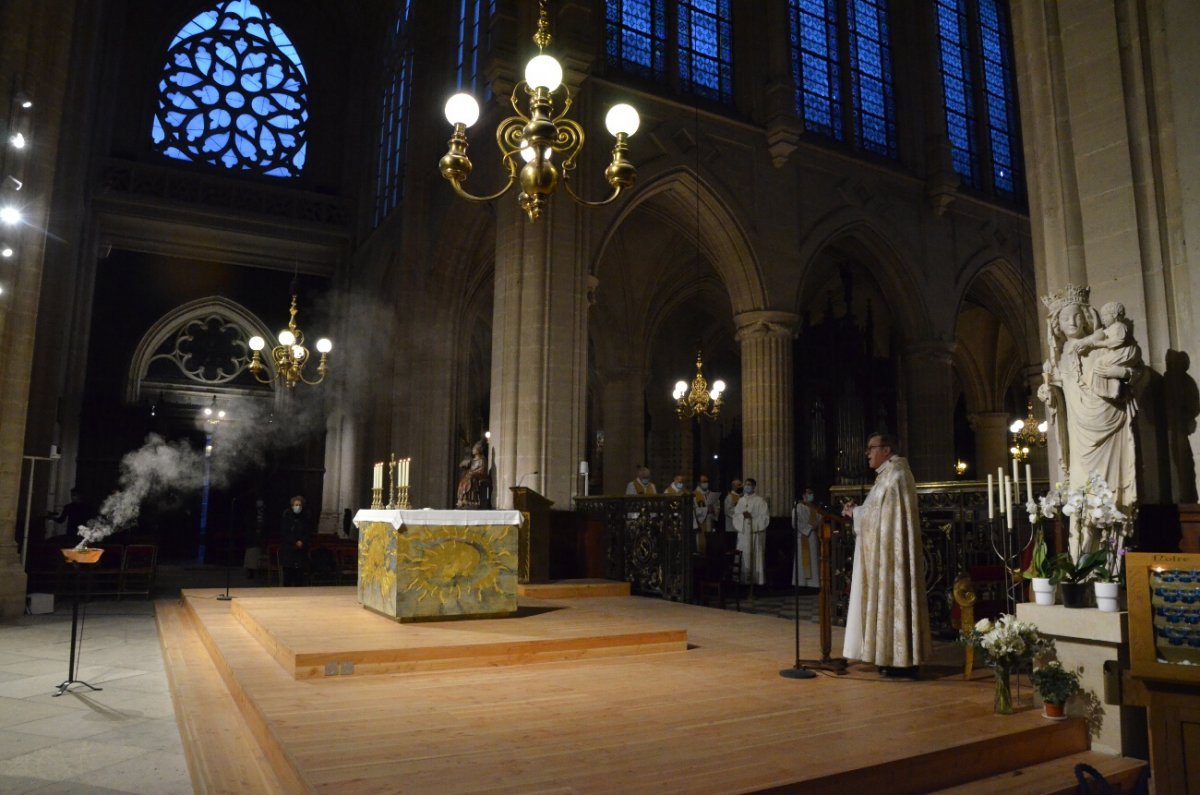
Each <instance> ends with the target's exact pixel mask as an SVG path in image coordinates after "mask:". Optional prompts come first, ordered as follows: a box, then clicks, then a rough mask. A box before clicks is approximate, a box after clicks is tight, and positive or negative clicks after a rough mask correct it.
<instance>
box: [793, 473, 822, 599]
mask: <svg viewBox="0 0 1200 795" xmlns="http://www.w3.org/2000/svg"><path fill="white" fill-rule="evenodd" d="M818 518H819V514H818V513H817V510H816V506H815V505H814V504H813V493H812V489H805V490H804V496H803V497H801V498H800V499H799V500H797V501H796V504H795V506H793V507H792V528H793V529H794V530H795V531H796V550H797V551H798V552H799V554H800V560H799V566H798V567H797V566H795V565H793V567H792V585H802V586H804V587H805V588H820V587H821V566H820V551H819V549H820V548H819V547H818V545H817V533H816V524H817V520H818Z"/></svg>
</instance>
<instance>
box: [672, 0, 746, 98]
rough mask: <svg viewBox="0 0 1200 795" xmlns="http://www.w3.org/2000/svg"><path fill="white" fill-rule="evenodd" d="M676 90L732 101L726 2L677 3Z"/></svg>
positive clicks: (730, 54) (697, 1)
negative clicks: (677, 48) (677, 65)
mask: <svg viewBox="0 0 1200 795" xmlns="http://www.w3.org/2000/svg"><path fill="white" fill-rule="evenodd" d="M676 10H677V13H678V18H677V21H676V26H677V34H678V37H679V78H680V87H681V88H682V89H683V90H684V91H686V92H688V93H691V94H697V95H699V96H702V97H707V98H708V99H714V100H717V101H719V102H730V101H732V100H733V54H732V49H733V37H732V34H731V30H730V21H729V0H691V1H690V2H689V1H688V0H680V2H679V5H678V6H677V9H676Z"/></svg>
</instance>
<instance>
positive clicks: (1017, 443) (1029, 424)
mask: <svg viewBox="0 0 1200 795" xmlns="http://www.w3.org/2000/svg"><path fill="white" fill-rule="evenodd" d="M1025 408H1026V410H1027V411H1028V414H1027V416H1026V417H1025V419H1023V420H1013V424H1012V425H1010V426H1008V430H1009V432H1011V433H1012V447H1010V448H1008V452H1009V453H1011V454H1012V457H1013V458H1015V459H1016V460H1017V461H1027V460H1029V451H1030V450H1031V449H1032V448H1034V447H1045V446H1046V429H1047V428H1048V427H1049V426H1048V425H1047V424H1046V422H1045V420H1043V421H1042V422H1038V421H1037V418H1036V417H1034V416H1033V401H1032V400H1030V401H1029V402H1028V403H1026V405H1025Z"/></svg>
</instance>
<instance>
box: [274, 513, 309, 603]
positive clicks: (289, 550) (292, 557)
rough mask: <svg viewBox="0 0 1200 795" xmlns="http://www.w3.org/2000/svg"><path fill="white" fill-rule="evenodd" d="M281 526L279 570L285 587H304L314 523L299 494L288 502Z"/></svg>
mask: <svg viewBox="0 0 1200 795" xmlns="http://www.w3.org/2000/svg"><path fill="white" fill-rule="evenodd" d="M288 502H289V504H288V509H287V510H286V511H284V512H283V519H282V520H281V521H280V524H279V541H280V543H279V568H280V570H281V571H282V573H283V584H284V585H285V586H294V585H304V581H305V578H306V575H307V573H308V548H309V546H310V545H311V543H312V532H313V530H312V522H311V521H309V519H310V517H309V515H308V511H306V510H305V509H304V498H303V497H301V496H300V495H299V494H297V495H296V496H295V497H292V499H291V500H289V501H288Z"/></svg>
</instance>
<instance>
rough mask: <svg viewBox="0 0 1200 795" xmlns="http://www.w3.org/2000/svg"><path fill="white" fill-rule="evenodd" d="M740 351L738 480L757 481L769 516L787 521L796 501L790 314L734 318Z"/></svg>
mask: <svg viewBox="0 0 1200 795" xmlns="http://www.w3.org/2000/svg"><path fill="white" fill-rule="evenodd" d="M734 322H735V323H736V324H737V340H738V342H739V343H741V348H742V383H741V389H742V474H743V476H745V477H751V478H754V479H755V480H757V481H758V491H759V493H760V494H762V495H763V496H764V497H766V498H767V501H768V502H769V504H770V506H771V515H772V516H789V515H790V514H791V510H792V503H793V502H794V501H795V491H796V475H795V438H794V436H795V435H794V433H793V405H792V399H793V394H792V340H793V339H794V338H795V335H796V327H797V325H798V323H799V317H798V316H796V315H794V314H792V313H791V312H772V311H755V312H743V313H742V314H740V315H736V316H735V317H734Z"/></svg>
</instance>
